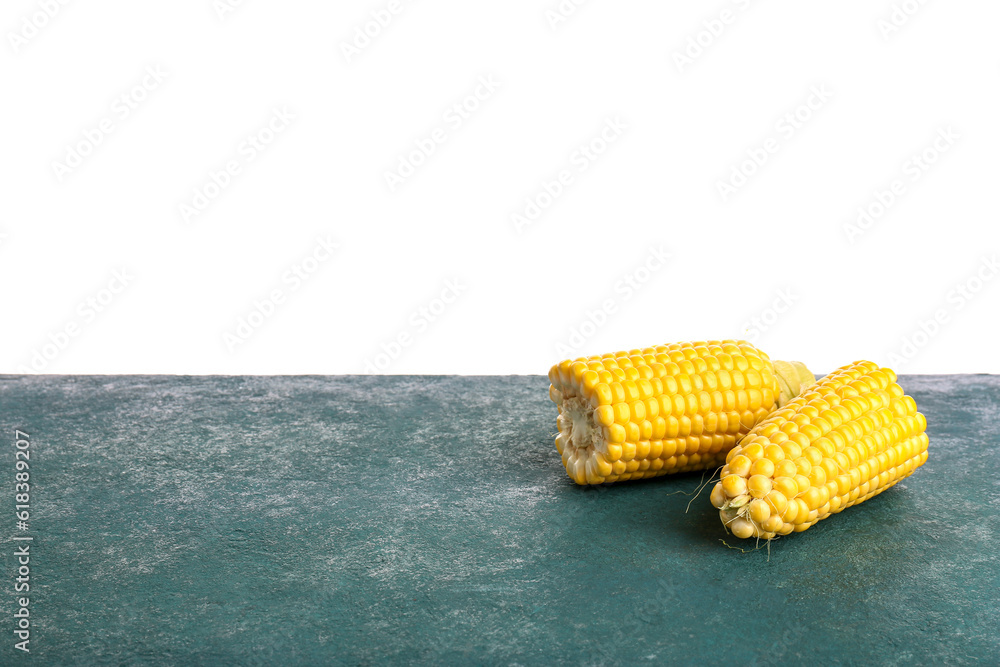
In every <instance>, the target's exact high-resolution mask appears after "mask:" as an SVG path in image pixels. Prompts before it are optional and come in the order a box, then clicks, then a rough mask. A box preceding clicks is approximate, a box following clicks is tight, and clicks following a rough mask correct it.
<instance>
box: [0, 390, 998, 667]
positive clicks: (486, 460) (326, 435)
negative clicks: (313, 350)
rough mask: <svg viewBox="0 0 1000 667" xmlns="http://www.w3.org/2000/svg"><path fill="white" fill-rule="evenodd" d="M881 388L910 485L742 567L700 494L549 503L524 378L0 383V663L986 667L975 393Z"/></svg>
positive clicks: (688, 480)
mask: <svg viewBox="0 0 1000 667" xmlns="http://www.w3.org/2000/svg"><path fill="white" fill-rule="evenodd" d="M900 383H901V384H902V385H903V387H904V389H906V390H907V392H908V393H910V394H911V395H913V396H914V398H915V399H916V400H917V404H918V406H919V408H920V409H921V411H922V412H924V414H925V415H926V416H927V422H928V429H927V430H928V434H929V436H930V458H929V460H928V462H927V464H926V465H925V466H924V467H922V468H920V469H919V470H918V471H917V472H916V473H915V474H914V475H913V476H912V477H910V478H908V479H906V480H904V481H903V482H902V483H900V484H898V485H896V486H895V487H894V488H892V489H891V490H889V491H886V492H885V493H883V494H881V495H879V496H878V497H876V498H874V499H872V500H870V501H869V502H867V503H865V504H863V505H860V506H858V507H853V508H850V509H848V510H846V511H845V512H844V513H842V514H840V515H838V516H836V517H833V518H831V519H830V520H827V521H824V522H821V523H820V524H818V525H817V526H815V527H814V528H812V529H810V530H809V531H807V532H805V533H801V534H794V535H792V536H790V537H787V538H783V539H780V540H777V541H775V542H774V543H773V544H772V546H771V549H770V558H768V554H767V552H766V551H765V550H761V551H756V552H753V553H741V552H740V551H737V550H733V549H728V548H726V546H725V545H724V544H723V543H722V542H721V541H720V540H721V539H722V538H724V537H725V535H724V534H723V531H722V528H721V525H720V523H719V520H718V515H717V513H716V511H715V510H714V509H713V508H712V507H711V506H710V505H709V503H708V497H707V496H708V494H707V491H706V492H705V493H704V494H703V495H702V497H701V498H699V499H697V500H696V501H695V502H694V503H693V504H692V506H691V510H690V512H688V513H685V506H686V505H687V504H688V501H689V497H688V496H686V495H683V494H682V493H678V492H685V493H687V492H690V491H692V490H693V489H694V487H695V486H696V485H697V483H698V481H699V479H700V475H681V476H675V477H669V478H660V479H656V480H649V481H640V482H629V483H623V484H620V485H614V486H611V487H607V488H580V487H577V486H575V485H574V484H573V483H572V482H571V481H570V480H569V478H568V477H567V476H566V474H565V471H564V470H563V468H562V466H561V463H560V460H559V456H558V454H557V453H556V451H555V448H554V446H553V444H552V439H553V436H554V432H555V416H556V410H555V407H554V406H553V405H552V404H551V403H550V402H549V400H548V391H547V389H548V381H547V380H546V379H545V378H543V377H541V376H539V377H533V376H518V377H194V378H192V377H168V376H151V377H144V376H127V377H100V376H97V377H60V376H31V377H14V376H0V420H2V427H3V430H2V431H0V437H2V439H0V443H2V446H3V450H2V451H3V452H4V454H3V457H2V459H0V460H2V461H3V463H2V465H0V490H3V494H4V495H5V496H6V498H5V499H4V503H5V504H4V507H7V508H8V511H7V514H6V517H7V518H6V519H4V520H3V521H0V535H4V536H5V537H4V546H3V549H4V554H3V563H4V571H3V572H4V574H3V576H4V579H3V581H2V583H0V586H2V587H3V590H4V592H5V594H4V595H3V596H0V615H2V618H3V621H2V622H0V623H2V627H3V632H2V633H0V637H3V646H2V647H0V662H2V663H3V664H20V663H21V662H24V663H25V664H27V662H28V661H31V662H37V663H38V664H47V665H58V664H102V665H103V664H106V665H119V664H128V665H132V664H137V665H138V664H150V665H153V664H204V665H220V664H221V665H225V664H241V665H242V664H249V665H252V664H349V665H354V664H382V663H395V664H408V663H428V664H468V663H476V664H521V665H527V664H567V665H569V664H574V665H575V664H581V663H584V664H617V663H620V664H646V663H648V664H660V663H666V662H669V663H680V664H693V663H699V664H701V663H705V664H719V665H742V664H747V663H756V664H796V663H801V662H803V661H806V660H808V661H810V662H812V661H817V662H819V661H822V663H824V664H859V665H860V664H870V663H878V664H892V665H896V664H899V665H903V664H906V665H909V664H943V663H948V664H963V663H976V662H979V663H980V664H997V663H998V662H1000V603H998V599H1000V581H998V574H1000V556H998V552H1000V542H998V539H997V538H998V530H997V529H998V526H1000V517H998V515H1000V512H998V509H1000V377H997V376H982V375H979V376H975V375H970V376H909V377H907V376H903V377H901V378H900ZM14 429H21V430H23V431H26V432H27V433H28V434H29V435H30V443H31V445H30V447H31V452H32V453H31V468H30V472H31V518H30V527H29V529H28V530H27V531H24V532H20V533H19V532H18V531H17V529H16V528H15V517H14V507H13V505H14V484H15V480H14V474H15V471H14V461H15V459H14V452H15V438H14ZM15 535H21V536H31V537H33V541H32V542H31V554H32V557H31V563H30V568H31V575H30V577H31V593H30V595H31V601H30V612H31V643H30V648H31V655H30V657H26V656H23V654H22V653H21V652H20V651H18V650H16V649H15V648H14V643H15V642H16V641H17V639H16V638H15V637H14V634H13V629H14V622H15V619H14V613H15V611H16V610H17V608H18V605H17V604H16V600H17V596H16V595H15V594H14V592H13V591H14V585H15V583H14V582H15V578H16V577H17V567H18V565H17V562H16V558H15V555H14V553H15V547H16V545H17V544H22V543H23V542H15V541H14V540H13V539H12V538H13V536H15ZM727 541H728V542H729V543H730V544H735V543H737V542H738V541H737V540H733V539H729V540H727ZM740 544H741V545H743V546H748V545H752V543H751V542H749V541H747V542H740Z"/></svg>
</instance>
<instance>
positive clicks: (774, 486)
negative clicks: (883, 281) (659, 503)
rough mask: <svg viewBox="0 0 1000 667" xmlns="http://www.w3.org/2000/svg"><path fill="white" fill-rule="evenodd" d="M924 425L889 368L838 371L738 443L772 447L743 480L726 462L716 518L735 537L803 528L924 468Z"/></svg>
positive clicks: (857, 366)
mask: <svg viewBox="0 0 1000 667" xmlns="http://www.w3.org/2000/svg"><path fill="white" fill-rule="evenodd" d="M926 427H927V420H926V419H925V418H924V416H923V415H922V414H920V413H919V412H917V405H916V402H915V401H914V400H913V398H912V397H910V396H906V395H905V394H904V393H903V390H902V388H900V387H899V385H898V384H896V374H895V373H893V372H892V371H891V370H890V369H888V368H879V367H878V366H877V365H876V364H873V363H872V362H866V361H859V362H855V363H853V364H848V365H847V366H843V367H841V368H839V369H837V370H836V371H834V372H833V373H831V374H829V375H827V376H825V377H824V378H823V379H822V380H820V381H819V382H817V383H815V384H813V385H811V386H810V387H809V388H808V391H806V392H803V393H800V395H799V396H797V397H795V398H793V399H792V400H790V401H789V402H788V403H787V404H786V405H785V406H784V407H782V408H781V409H779V410H776V411H774V412H772V413H771V415H770V416H768V417H766V418H765V419H764V420H763V421H761V422H759V423H758V424H757V425H756V426H755V427H754V428H753V429H751V430H750V432H749V433H748V434H747V435H746V436H745V437H744V438H743V439H742V440H741V442H740V444H739V445H737V447H736V449H735V450H734V451H736V450H739V452H740V456H744V455H746V452H747V450H750V449H751V448H752V447H754V446H760V445H761V441H760V438H761V437H765V438H767V439H768V440H769V443H768V444H767V445H764V447H765V457H764V458H757V459H753V457H752V456H749V455H747V456H746V458H747V460H752V461H753V462H752V464H751V466H750V469H749V470H747V471H746V474H744V475H735V474H733V473H735V472H736V471H735V470H734V469H733V468H732V466H731V465H730V473H731V474H730V475H729V476H728V477H726V478H725V479H724V480H723V481H722V482H720V483H719V484H718V485H717V488H718V489H719V492H718V493H717V492H716V490H715V489H713V496H714V497H715V498H716V499H718V498H719V495H720V494H723V495H728V496H729V497H730V498H733V500H731V501H730V502H729V504H728V505H725V502H724V503H723V506H725V507H726V509H724V510H721V512H722V514H721V516H722V520H723V522H724V523H725V524H726V526H727V527H728V529H729V530H730V532H732V533H733V534H734V535H736V536H737V537H743V536H746V537H754V536H756V537H763V538H764V539H770V537H769V536H772V537H773V536H774V535H787V534H789V533H791V532H793V531H803V530H806V529H808V528H810V527H811V526H813V525H815V524H816V523H817V522H819V521H822V520H823V519H825V518H827V517H828V516H830V515H832V514H837V513H839V512H841V511H842V510H844V509H845V508H847V507H850V506H851V505H856V504H857V503H861V502H864V501H865V500H868V499H869V498H872V497H873V496H875V495H878V494H879V493H881V492H882V491H884V490H885V489H887V488H889V487H890V486H892V485H893V484H895V483H896V482H898V481H899V480H900V479H903V478H905V477H907V476H909V475H911V474H912V473H913V471H914V470H916V469H917V468H918V467H920V466H921V465H923V463H924V462H925V461H926V460H927V434H926V433H925V430H926ZM782 434H784V436H785V437H784V438H782V437H779V436H781V435H782ZM563 446H564V447H569V444H567V443H564V444H563ZM773 447H778V448H780V449H781V452H782V454H783V456H782V455H779V454H778V453H777V452H776V451H774V450H773V449H770V448H773ZM751 453H753V452H751ZM736 458H738V457H734V459H733V460H735V459H736ZM740 472H742V468H741V469H740ZM744 480H745V482H744ZM744 488H745V493H747V494H749V496H741V497H751V498H753V500H751V501H750V502H743V501H739V499H738V498H737V497H734V496H732V495H731V494H729V493H728V492H727V489H733V490H741V489H744ZM713 504H714V503H713ZM737 505H738V506H737ZM763 506H766V509H767V512H766V513H765V512H764V507H763ZM779 522H780V523H779Z"/></svg>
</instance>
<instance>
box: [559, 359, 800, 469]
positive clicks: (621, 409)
mask: <svg viewBox="0 0 1000 667" xmlns="http://www.w3.org/2000/svg"><path fill="white" fill-rule="evenodd" d="M549 380H550V381H551V382H552V385H551V386H550V387H549V396H550V398H551V399H552V401H553V402H554V403H555V404H556V405H557V406H558V407H559V417H558V418H557V420H556V423H557V426H558V428H559V435H558V436H556V449H557V450H559V453H560V454H562V460H563V465H564V466H565V467H566V472H567V473H568V474H569V476H570V477H571V478H572V479H573V480H574V481H575V482H576V483H577V484H602V483H606V482H618V481H624V480H629V479H640V478H643V477H656V476H659V475H665V474H668V473H674V472H684V471H688V470H702V469H705V468H713V467H717V466H720V465H722V463H723V461H724V460H725V456H726V453H727V452H728V451H729V450H730V449H731V448H732V447H733V446H735V445H736V443H737V442H738V440H739V439H740V438H741V437H742V436H743V435H745V434H746V433H747V432H749V431H750V429H751V428H752V427H753V426H754V425H755V424H756V423H757V422H759V421H761V420H762V419H763V418H764V417H766V416H767V415H768V414H770V413H771V412H772V411H773V410H774V409H775V408H776V407H779V406H780V405H784V404H785V402H787V401H789V400H791V399H792V398H794V397H795V396H796V395H797V394H798V393H799V392H800V391H801V390H802V389H803V388H804V387H805V386H808V385H809V384H810V383H812V382H814V381H815V378H814V377H813V375H812V373H810V372H809V370H808V369H807V368H806V367H805V366H804V365H803V364H801V363H799V362H774V363H772V362H771V360H770V359H769V358H768V356H767V355H766V354H764V353H763V352H761V351H760V350H758V349H757V348H756V347H754V346H753V345H751V344H749V343H747V342H745V341H737V340H724V341H707V342H701V341H699V342H692V343H674V344H671V345H661V346H658V347H648V348H644V349H641V350H640V349H635V350H630V351H628V352H616V353H612V354H604V355H596V356H591V357H581V358H579V359H567V360H566V361H563V362H561V363H559V364H556V365H555V366H553V367H552V369H551V370H550V371H549Z"/></svg>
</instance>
